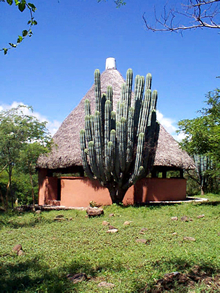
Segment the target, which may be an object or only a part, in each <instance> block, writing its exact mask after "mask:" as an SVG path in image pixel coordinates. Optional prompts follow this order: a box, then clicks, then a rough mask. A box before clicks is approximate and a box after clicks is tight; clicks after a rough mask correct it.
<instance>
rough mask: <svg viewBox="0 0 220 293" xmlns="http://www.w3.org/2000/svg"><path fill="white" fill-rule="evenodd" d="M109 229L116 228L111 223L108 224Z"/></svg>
mask: <svg viewBox="0 0 220 293" xmlns="http://www.w3.org/2000/svg"><path fill="white" fill-rule="evenodd" d="M108 228H109V229H117V228H115V227H114V226H112V225H109V227H108Z"/></svg>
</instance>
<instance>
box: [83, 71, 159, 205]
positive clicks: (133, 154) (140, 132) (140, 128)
mask: <svg viewBox="0 0 220 293" xmlns="http://www.w3.org/2000/svg"><path fill="white" fill-rule="evenodd" d="M132 82H133V72H132V70H131V69H128V71H127V74H126V83H125V84H123V85H122V90H121V98H120V101H119V102H118V104H117V112H114V111H113V89H112V87H110V86H108V88H107V92H106V94H101V81H100V72H99V70H96V71H95V105H96V111H95V115H91V110H90V102H89V100H86V101H85V130H82V131H81V132H80V146H81V155H82V162H83V167H84V170H85V172H86V174H87V176H88V177H89V178H93V179H98V180H99V181H100V183H101V184H102V185H103V186H105V187H107V188H108V190H109V193H110V196H111V199H112V202H113V203H121V202H122V200H123V198H124V195H125V193H126V191H127V190H128V188H129V187H130V186H131V185H133V184H135V183H136V182H137V180H139V179H141V178H144V177H146V176H147V174H148V173H149V172H150V171H151V168H152V166H153V163H154V157H155V150H156V145H157V139H158V133H159V123H158V122H157V121H156V103H157V91H153V93H152V92H151V83H152V76H151V74H149V73H148V74H147V76H146V85H145V93H144V84H145V79H144V77H143V76H139V75H137V76H136V78H135V93H134V97H133V98H132ZM143 95H144V97H143ZM132 100H133V101H132Z"/></svg>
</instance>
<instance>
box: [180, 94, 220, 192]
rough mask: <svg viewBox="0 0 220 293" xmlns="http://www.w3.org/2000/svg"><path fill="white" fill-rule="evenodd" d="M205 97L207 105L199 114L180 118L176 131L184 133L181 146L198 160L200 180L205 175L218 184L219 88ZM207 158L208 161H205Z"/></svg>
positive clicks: (219, 154)
mask: <svg viewBox="0 0 220 293" xmlns="http://www.w3.org/2000/svg"><path fill="white" fill-rule="evenodd" d="M206 98H207V101H206V104H207V107H205V108H203V109H202V110H200V111H199V113H200V114H201V116H199V117H197V118H194V119H184V120H181V121H180V122H179V123H178V126H179V130H178V132H179V133H180V132H182V133H183V134H184V135H185V138H184V139H183V140H182V142H181V145H182V148H183V149H184V150H186V151H187V152H188V153H189V154H190V155H191V156H195V158H196V160H195V161H196V162H198V164H197V165H198V166H197V172H198V173H197V174H199V177H200V182H203V183H204V182H205V180H204V177H206V182H208V181H209V183H210V182H213V180H214V181H215V185H218V184H219V179H220V144H219V141H220V90H219V89H216V90H215V91H213V92H209V93H208V94H207V95H206ZM201 156H202V157H201ZM207 160H208V161H209V163H208V162H206V161H207ZM206 163H207V164H206ZM201 166H203V167H202V168H201ZM200 169H201V170H200ZM199 170H200V171H199ZM201 175H202V177H201ZM192 177H194V178H195V180H198V177H195V176H194V175H193V176H192ZM203 183H201V184H200V185H201V188H202V189H205V186H203ZM213 184H214V183H213ZM213 184H209V188H208V189H209V190H211V189H212V188H213ZM203 187H204V188H203Z"/></svg>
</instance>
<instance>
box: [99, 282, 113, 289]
mask: <svg viewBox="0 0 220 293" xmlns="http://www.w3.org/2000/svg"><path fill="white" fill-rule="evenodd" d="M98 287H105V288H113V287H115V284H113V283H107V282H101V283H99V284H98Z"/></svg>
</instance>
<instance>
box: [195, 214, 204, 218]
mask: <svg viewBox="0 0 220 293" xmlns="http://www.w3.org/2000/svg"><path fill="white" fill-rule="evenodd" d="M204 217H205V215H204V214H202V215H199V216H197V219H201V218H204Z"/></svg>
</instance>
